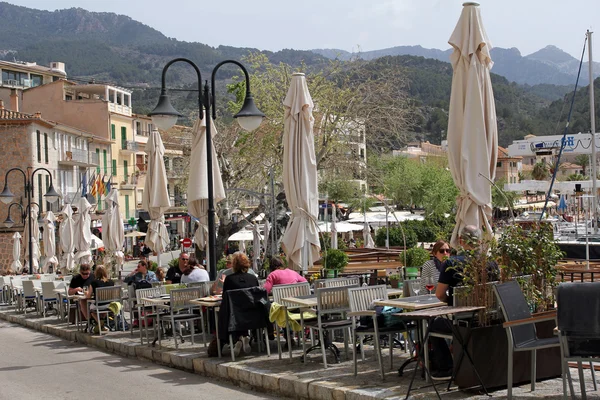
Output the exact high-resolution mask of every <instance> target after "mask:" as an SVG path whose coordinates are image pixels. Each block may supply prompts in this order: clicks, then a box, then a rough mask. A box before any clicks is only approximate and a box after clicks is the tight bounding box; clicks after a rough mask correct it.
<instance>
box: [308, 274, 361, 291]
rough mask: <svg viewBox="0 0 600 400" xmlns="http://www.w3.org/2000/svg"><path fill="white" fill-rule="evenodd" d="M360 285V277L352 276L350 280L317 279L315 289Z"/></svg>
mask: <svg viewBox="0 0 600 400" xmlns="http://www.w3.org/2000/svg"><path fill="white" fill-rule="evenodd" d="M359 285H360V278H359V277H358V276H352V277H348V278H333V279H317V280H316V281H315V289H320V288H333V287H342V286H359Z"/></svg>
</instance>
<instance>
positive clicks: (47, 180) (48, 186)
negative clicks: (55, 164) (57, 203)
mask: <svg viewBox="0 0 600 400" xmlns="http://www.w3.org/2000/svg"><path fill="white" fill-rule="evenodd" d="M49 188H50V175H46V192H48V189H49ZM40 204H42V203H40ZM50 207H52V205H51V204H50V202H49V201H47V202H46V210H50ZM40 213H41V210H40Z"/></svg>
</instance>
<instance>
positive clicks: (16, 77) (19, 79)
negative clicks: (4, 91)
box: [2, 69, 28, 86]
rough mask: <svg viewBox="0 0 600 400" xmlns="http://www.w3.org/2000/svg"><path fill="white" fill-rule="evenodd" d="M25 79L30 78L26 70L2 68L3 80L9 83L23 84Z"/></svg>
mask: <svg viewBox="0 0 600 400" xmlns="http://www.w3.org/2000/svg"><path fill="white" fill-rule="evenodd" d="M25 79H28V76H27V73H25V72H18V71H11V70H8V69H3V70H2V82H4V83H5V84H7V85H14V86H16V85H19V86H22V85H23V81H24V80H25Z"/></svg>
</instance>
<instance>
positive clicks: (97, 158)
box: [96, 148, 100, 174]
mask: <svg viewBox="0 0 600 400" xmlns="http://www.w3.org/2000/svg"><path fill="white" fill-rule="evenodd" d="M96 160H97V161H98V166H97V167H96V173H97V174H99V173H100V149H99V148H96Z"/></svg>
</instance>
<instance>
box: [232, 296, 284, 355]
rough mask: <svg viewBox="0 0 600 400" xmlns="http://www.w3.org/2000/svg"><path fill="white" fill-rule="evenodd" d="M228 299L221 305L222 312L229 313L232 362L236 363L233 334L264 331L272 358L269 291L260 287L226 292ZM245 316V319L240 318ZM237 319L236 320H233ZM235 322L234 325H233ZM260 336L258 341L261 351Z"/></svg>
mask: <svg viewBox="0 0 600 400" xmlns="http://www.w3.org/2000/svg"><path fill="white" fill-rule="evenodd" d="M225 295H226V299H225V301H224V302H223V303H222V304H221V312H227V324H226V325H225V326H227V333H228V336H229V348H230V350H231V361H235V351H234V343H233V335H232V332H239V331H251V330H256V331H257V333H258V331H259V330H261V329H262V330H263V331H264V337H265V345H266V348H267V355H268V356H269V357H270V356H271V349H270V347H269V332H268V327H269V326H272V325H271V324H270V322H269V319H268V315H267V308H266V305H267V304H268V302H269V298H268V295H267V291H266V290H265V289H264V288H260V287H258V286H255V287H250V288H245V289H234V290H229V291H227V292H225ZM240 316H243V317H240ZM233 318H235V319H233ZM232 321H234V323H232ZM259 338H260V336H259V335H258V334H257V336H256V339H257V341H258V344H259V350H260V339H259Z"/></svg>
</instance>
